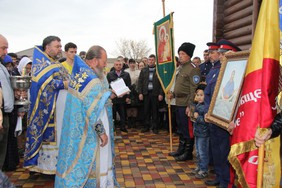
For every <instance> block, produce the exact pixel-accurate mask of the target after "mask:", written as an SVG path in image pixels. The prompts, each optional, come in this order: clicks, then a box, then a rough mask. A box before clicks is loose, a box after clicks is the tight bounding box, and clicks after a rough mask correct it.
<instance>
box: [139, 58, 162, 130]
mask: <svg viewBox="0 0 282 188" xmlns="http://www.w3.org/2000/svg"><path fill="white" fill-rule="evenodd" d="M138 93H139V100H140V101H143V100H144V117H145V122H144V129H143V130H142V132H148V131H149V130H150V121H151V119H152V129H153V132H154V133H155V134H157V133H158V127H157V120H158V103H159V101H162V100H163V95H164V93H163V90H162V87H161V84H160V81H159V79H158V77H157V74H156V56H155V55H154V54H152V55H150V56H149V60H148V66H147V67H144V68H143V69H142V70H141V72H140V75H139V79H138Z"/></svg>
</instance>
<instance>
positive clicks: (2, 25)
mask: <svg viewBox="0 0 282 188" xmlns="http://www.w3.org/2000/svg"><path fill="white" fill-rule="evenodd" d="M0 4H1V6H0V10H1V11H0V18H1V19H0V34H2V35H4V36H5V37H6V38H7V39H8V41H9V49H8V51H9V52H18V51H22V50H25V49H27V48H31V47H34V45H41V44H42V40H43V39H44V38H45V37H46V36H48V35H57V36H59V37H60V38H61V40H62V45H63V46H64V45H65V44H66V43H68V42H74V43H75V44H77V46H78V52H79V51H82V50H85V51H87V50H88V48H89V47H90V46H92V45H94V44H97V45H101V46H103V47H104V48H105V49H106V51H107V52H108V56H109V57H115V54H113V52H114V51H115V49H116V42H117V41H119V40H120V39H122V38H124V39H132V40H137V41H138V40H146V41H147V44H148V46H149V47H150V48H151V53H155V48H154V36H153V34H152V31H153V24H154V22H156V21H158V20H159V19H161V18H162V17H163V11H162V0H0ZM165 6H166V10H165V11H166V14H169V13H170V12H174V39H175V50H177V49H178V47H179V46H180V45H181V44H182V43H183V42H192V43H194V44H195V45H196V49H195V52H194V56H200V57H201V58H202V51H203V50H204V49H206V43H207V42H210V41H211V40H212V24H213V19H212V18H213V0H165Z"/></svg>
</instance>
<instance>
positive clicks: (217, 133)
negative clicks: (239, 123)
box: [204, 39, 240, 187]
mask: <svg viewBox="0 0 282 188" xmlns="http://www.w3.org/2000/svg"><path fill="white" fill-rule="evenodd" d="M207 46H208V47H209V57H210V61H211V63H212V64H213V68H212V69H211V70H210V72H209V74H208V75H207V77H206V83H207V87H206V88H205V91H204V93H205V97H204V100H205V113H206V114H207V112H208V109H209V106H210V103H211V99H212V96H213V93H214V89H215V85H216V82H217V78H218V75H219V72H220V67H221V63H220V59H221V57H222V56H224V53H225V52H227V51H230V50H231V51H234V52H235V51H240V48H238V47H237V46H236V45H234V44H233V43H231V42H230V41H227V40H225V39H222V40H220V41H218V42H217V43H213V42H209V43H207ZM205 121H206V122H207V123H209V122H208V120H207V119H206V118H205ZM209 128H210V147H211V148H210V149H211V152H212V158H213V165H214V170H215V174H216V178H215V179H214V180H207V181H205V184H206V185H208V186H217V185H219V187H227V186H228V183H229V179H230V176H229V167H230V165H229V162H228V159H227V157H228V154H229V151H230V143H229V139H230V133H229V132H228V131H227V130H225V129H222V128H221V127H219V126H217V125H215V124H213V123H209Z"/></svg>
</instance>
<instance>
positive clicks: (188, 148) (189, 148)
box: [175, 141, 194, 161]
mask: <svg viewBox="0 0 282 188" xmlns="http://www.w3.org/2000/svg"><path fill="white" fill-rule="evenodd" d="M193 145H194V144H193V142H192V141H186V143H185V149H184V153H183V154H182V155H179V156H176V157H175V160H176V161H187V160H192V159H193Z"/></svg>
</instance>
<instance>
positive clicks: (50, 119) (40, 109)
mask: <svg viewBox="0 0 282 188" xmlns="http://www.w3.org/2000/svg"><path fill="white" fill-rule="evenodd" d="M61 67H62V66H61V65H60V64H58V63H56V62H55V60H53V59H51V58H50V57H48V55H47V54H45V53H44V52H43V51H42V47H40V46H38V47H35V48H34V52H33V62H32V82H31V88H30V101H31V104H30V108H29V113H28V125H29V126H28V127H27V141H26V151H25V157H24V166H25V167H30V166H35V165H37V161H38V153H39V150H40V148H41V145H42V143H43V142H47V143H52V142H56V139H55V137H56V125H55V122H54V110H55V105H56V100H57V96H58V93H59V90H60V89H64V84H63V74H62V71H61Z"/></svg>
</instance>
